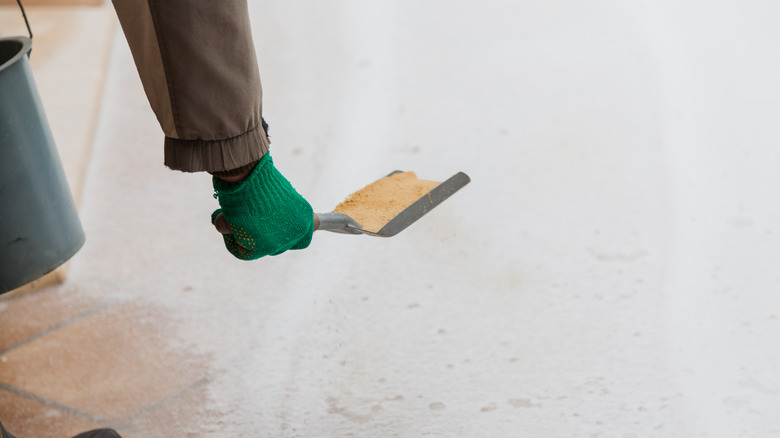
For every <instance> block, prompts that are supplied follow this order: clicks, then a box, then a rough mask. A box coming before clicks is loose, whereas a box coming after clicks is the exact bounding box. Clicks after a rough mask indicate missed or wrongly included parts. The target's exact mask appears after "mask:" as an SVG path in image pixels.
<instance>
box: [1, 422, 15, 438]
mask: <svg viewBox="0 0 780 438" xmlns="http://www.w3.org/2000/svg"><path fill="white" fill-rule="evenodd" d="M0 438H16V437H15V436H13V435H11V433H10V432H8V431H7V430H5V427H3V423H2V422H0Z"/></svg>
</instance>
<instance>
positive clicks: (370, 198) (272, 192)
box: [211, 153, 469, 260]
mask: <svg viewBox="0 0 780 438" xmlns="http://www.w3.org/2000/svg"><path fill="white" fill-rule="evenodd" d="M468 182H469V177H468V176H466V174H464V173H462V172H461V173H458V174H456V175H454V176H453V177H451V178H450V179H448V180H447V181H445V182H443V183H438V182H433V181H425V180H420V179H417V177H416V176H415V174H414V173H412V172H393V173H391V174H390V175H388V176H386V177H384V178H381V179H379V180H377V181H375V182H373V183H372V184H369V185H368V186H366V187H364V188H363V189H361V190H359V191H357V192H355V193H353V194H352V195H351V196H349V197H348V198H347V199H346V200H345V201H344V202H342V203H341V204H339V205H338V206H337V207H336V208H335V209H334V211H333V212H330V213H320V214H315V213H314V212H313V210H312V208H311V205H310V204H309V203H308V202H307V201H306V200H305V199H304V198H303V197H302V196H301V195H300V194H299V193H298V192H297V191H296V190H295V189H294V188H293V186H292V185H291V184H290V182H289V181H288V180H287V179H286V178H285V177H284V176H283V175H282V174H281V173H280V172H279V171H278V170H277V169H276V167H275V166H274V163H273V158H271V155H270V154H268V153H267V154H265V155H264V156H263V158H262V159H261V160H260V161H259V162H258V163H257V164H256V165H255V166H254V168H253V169H252V170H251V171H249V172H248V174H247V175H245V176H242V177H240V180H237V181H227V180H225V179H224V178H221V177H215V178H214V179H213V183H214V191H215V195H214V196H215V197H216V198H217V200H218V201H219V205H220V207H221V208H220V209H218V210H216V211H214V213H212V215H211V222H212V224H214V226H215V227H216V228H217V230H218V231H219V232H220V233H222V237H223V240H224V242H225V246H226V248H227V250H228V251H229V252H230V253H231V254H233V255H234V256H235V257H236V258H239V259H242V260H255V259H258V258H261V257H264V256H266V255H278V254H281V253H283V252H285V251H287V250H291V249H304V248H306V247H308V246H309V244H310V243H311V240H312V236H313V234H314V231H315V230H318V229H319V230H327V231H332V232H337V233H346V234H368V235H371V236H380V237H390V236H394V235H395V234H398V233H399V232H400V231H402V230H404V229H405V228H406V227H408V226H409V225H411V224H412V223H413V222H415V221H416V220H417V219H419V218H421V217H422V216H423V215H425V214H426V213H428V211H430V210H431V209H432V208H434V207H436V206H437V205H438V204H440V203H441V202H442V201H443V200H445V199H447V198H448V197H449V196H450V195H452V194H453V193H455V192H456V191H457V190H459V189H460V188H461V187H463V186H464V185H466V184H467V183H468Z"/></svg>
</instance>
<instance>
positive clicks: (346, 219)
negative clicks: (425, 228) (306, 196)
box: [314, 171, 471, 237]
mask: <svg viewBox="0 0 780 438" xmlns="http://www.w3.org/2000/svg"><path fill="white" fill-rule="evenodd" d="M397 173H402V172H401V171H395V172H392V173H390V174H389V175H387V176H388V177H390V176H392V175H395V174H397ZM470 181H471V179H470V178H469V177H468V175H466V174H465V173H463V172H458V173H456V174H455V175H453V176H452V177H450V178H449V179H447V180H446V181H444V182H442V183H440V184H439V185H437V186H435V187H434V188H433V189H431V190H430V191H428V192H427V193H425V194H423V195H422V196H420V197H419V198H418V199H417V200H416V201H414V202H412V203H411V204H410V205H409V206H407V207H406V208H404V209H403V210H402V211H401V212H400V213H398V214H396V215H395V216H394V217H392V218H391V219H390V220H389V221H388V222H387V223H386V224H384V226H382V228H381V229H380V230H379V231H368V230H366V229H363V227H362V226H361V225H360V224H359V223H358V222H357V221H356V220H355V219H353V218H352V217H350V216H348V215H346V214H344V213H335V212H331V213H315V215H314V226H315V230H322V231H331V232H334V233H344V234H367V235H369V236H376V237H391V236H395V235H396V234H398V233H400V232H401V231H403V230H405V229H406V228H407V227H408V226H409V225H411V224H413V223H414V222H416V221H417V220H418V219H420V218H421V217H423V216H425V215H426V214H427V213H428V212H430V211H431V210H433V208H434V207H436V206H437V205H439V204H441V203H442V202H444V200H445V199H447V198H449V197H450V196H452V195H453V194H454V193H455V192H457V191H458V190H460V189H461V188H462V187H463V186H465V185H466V184H468V183H469V182H470Z"/></svg>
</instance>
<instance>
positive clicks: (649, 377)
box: [69, 0, 780, 438]
mask: <svg viewBox="0 0 780 438" xmlns="http://www.w3.org/2000/svg"><path fill="white" fill-rule="evenodd" d="M251 11H252V19H253V29H254V33H255V38H256V39H255V44H256V46H257V51H258V56H259V62H260V69H261V75H262V77H263V87H264V94H265V101H264V112H265V116H266V119H267V120H268V122H269V123H270V125H271V129H270V133H271V137H272V141H273V145H272V153H273V155H274V160H275V162H276V164H277V166H278V167H279V168H280V170H281V171H282V173H284V174H285V175H286V176H287V177H288V178H289V179H290V180H291V181H292V182H293V184H294V185H295V186H296V188H297V189H298V190H299V191H300V192H301V193H302V194H303V195H304V196H305V197H306V198H307V199H308V200H309V201H310V202H311V203H312V205H313V206H314V208H315V210H317V211H328V210H330V209H331V208H333V207H334V206H335V205H336V204H337V203H338V202H340V201H341V200H342V199H343V198H344V197H345V196H346V195H348V194H349V193H351V192H352V191H354V190H356V189H358V188H360V187H362V186H363V185H365V184H367V183H368V182H371V181H373V180H374V179H376V178H378V177H380V176H382V175H384V174H386V173H388V172H390V171H392V170H396V169H400V170H413V171H415V172H417V174H418V176H420V177H421V178H425V179H434V180H436V179H438V180H442V179H445V178H447V177H448V176H450V175H452V174H454V173H455V172H457V171H464V172H466V173H467V174H469V175H470V176H471V178H472V183H471V184H470V185H468V186H466V187H465V188H464V189H463V190H462V191H461V192H459V193H457V194H456V195H455V196H453V197H452V198H450V199H449V200H447V201H446V202H444V203H443V204H442V205H441V206H439V207H438V208H437V209H436V210H434V211H433V212H431V213H430V214H429V215H427V216H426V217H424V218H423V219H421V220H420V221H419V222H418V223H416V224H414V225H413V226H412V227H410V228H409V229H407V230H406V231H404V232H403V233H401V234H400V235H398V236H396V237H393V238H390V239H378V238H371V237H368V236H345V235H337V234H328V233H324V232H318V233H317V234H315V237H314V241H313V243H312V245H311V247H310V248H308V249H306V250H304V251H295V252H288V253H285V254H283V255H281V256H278V257H269V258H264V259H261V260H259V261H255V262H249V263H247V262H240V261H238V260H235V259H233V258H232V257H231V256H230V255H229V254H228V253H227V251H226V250H224V248H223V246H222V243H221V238H220V236H219V234H218V233H216V232H215V231H214V230H213V228H212V227H211V225H210V222H209V217H210V213H211V211H212V210H213V209H215V208H217V204H216V201H215V200H214V199H213V198H212V196H211V195H212V189H211V185H210V179H209V178H208V177H207V176H206V175H203V174H198V175H187V174H181V173H178V172H172V171H169V170H167V169H166V168H164V167H163V165H162V134H161V132H160V129H159V127H158V126H157V123H156V120H155V118H154V116H153V114H152V113H151V110H150V109H149V106H148V104H147V102H146V100H145V96H144V94H143V91H142V89H141V86H140V82H139V80H138V78H137V74H136V72H135V68H134V66H133V64H132V59H131V58H130V55H129V51H128V50H127V47H126V43H125V41H124V40H123V38H122V37H121V34H120V33H117V39H116V42H115V48H114V53H113V57H112V60H111V64H110V67H109V68H110V70H109V76H108V78H109V79H108V85H107V90H106V94H105V97H104V103H103V105H104V111H103V114H102V117H101V120H100V124H99V130H98V134H97V140H96V141H97V143H96V146H95V150H94V156H93V159H92V163H91V167H90V171H89V174H88V177H87V186H86V191H85V195H84V199H83V204H82V218H83V221H84V225H85V228H86V231H87V234H88V243H87V245H86V246H85V247H84V249H83V250H82V251H81V253H79V254H78V255H77V256H76V258H74V260H73V264H72V269H71V276H70V279H69V282H70V283H71V284H79V285H81V287H84V288H87V289H90V291H91V293H95V294H111V295H112V296H115V297H117V299H127V300H133V301H136V302H144V303H147V304H148V305H149V306H153V307H159V308H163V309H175V310H176V311H175V314H176V315H186V316H185V317H182V318H180V321H181V323H180V326H179V327H178V329H177V330H175V331H171V332H170V333H166V335H167V336H170V340H171V342H175V343H180V344H185V345H188V347H189V348H191V349H192V352H193V355H198V357H208V358H209V363H210V366H211V369H212V372H211V373H210V374H209V379H208V385H207V395H208V397H207V399H206V400H204V403H205V405H204V412H208V413H210V415H204V416H203V418H200V419H193V421H192V422H189V423H187V422H185V423H184V424H183V425H182V427H183V431H182V436H185V433H186V432H192V433H194V434H196V436H214V437H224V436H278V437H322V436H332V437H348V436H356V437H390V436H399V437H415V436H437V437H525V436H527V437H592V436H593V437H621V438H639V437H724V438H726V437H729V438H730V437H750V438H754V437H770V436H780V419H778V418H780V417H778V414H779V413H780V374H779V372H778V370H780V348H779V347H780V320H779V319H778V318H780V308H779V307H780V295H779V294H778V289H780V271H778V269H777V267H776V264H777V261H778V260H779V258H778V256H780V228H778V227H777V224H778V223H780V201H778V199H776V198H777V197H776V196H775V190H776V187H777V186H778V184H780V180H779V176H778V175H780V173H778V168H780V160H779V157H778V154H780V151H779V150H778V141H780V131H779V130H778V126H780V125H779V124H778V119H780V106H778V104H780V81H778V79H777V78H779V77H780V52H778V50H777V47H778V43H780V26H777V23H778V22H780V5H778V3H777V2H773V1H760V0H747V1H739V2H738V1H712V2H706V3H703V2H695V1H691V0H683V1H670V0H661V1H657V2H640V1H628V2H626V1H618V0H600V1H589V2H578V1H557V2H549V1H537V0H534V1H528V0H521V1H517V0H511V1H509V0H507V1H501V0H488V1H483V2H474V1H462V0H447V1H441V0H436V1H407V0H403V1H393V2H364V1H357V0H353V1H329V2H318V1H314V0H310V1H302V0H301V1H292V2H259V1H256V2H251ZM140 359H144V358H140ZM183 366H186V364H183ZM187 428H190V429H192V430H188V429H187Z"/></svg>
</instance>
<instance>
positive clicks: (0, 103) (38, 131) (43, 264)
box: [0, 37, 84, 293]
mask: <svg viewBox="0 0 780 438" xmlns="http://www.w3.org/2000/svg"><path fill="white" fill-rule="evenodd" d="M31 48H32V40H31V39H30V38H26V37H12V38H2V39H0V293H4V292H8V291H10V290H12V289H15V288H17V287H19V286H22V285H24V284H27V283H29V282H31V281H33V280H35V279H38V278H40V277H42V276H43V275H45V274H47V273H48V272H51V271H53V270H54V269H55V268H57V266H59V265H61V264H62V263H64V262H65V261H67V260H68V259H69V258H71V257H72V256H73V255H74V254H76V252H77V251H78V250H79V248H81V246H82V245H83V244H84V230H83V229H82V228H81V222H80V221H79V218H78V214H77V212H76V206H75V204H74V202H73V196H72V195H71V192H70V189H69V187H68V182H67V180H66V179H65V172H64V170H63V169H62V163H61V162H60V158H59V155H58V154H57V149H56V147H55V145H54V138H53V137H52V134H51V129H50V128H49V124H48V122H47V120H46V115H45V114H44V111H43V106H42V105H41V100H40V97H39V95H38V90H37V89H36V87H35V81H34V80H33V76H32V70H31V69H30V62H29V60H28V54H29V52H30V50H31Z"/></svg>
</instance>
